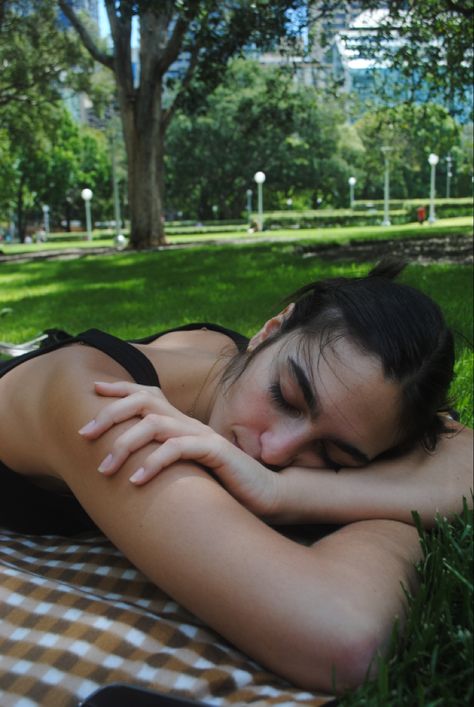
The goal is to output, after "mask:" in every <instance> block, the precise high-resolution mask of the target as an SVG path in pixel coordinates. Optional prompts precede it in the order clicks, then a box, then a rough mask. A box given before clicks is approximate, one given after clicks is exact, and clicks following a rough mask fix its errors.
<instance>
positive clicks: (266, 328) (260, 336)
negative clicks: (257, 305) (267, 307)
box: [247, 302, 295, 351]
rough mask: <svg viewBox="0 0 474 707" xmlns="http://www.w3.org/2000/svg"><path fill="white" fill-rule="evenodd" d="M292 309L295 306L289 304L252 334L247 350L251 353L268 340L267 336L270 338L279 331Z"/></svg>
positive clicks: (292, 303)
mask: <svg viewBox="0 0 474 707" xmlns="http://www.w3.org/2000/svg"><path fill="white" fill-rule="evenodd" d="M294 308H295V304H294V302H291V303H290V304H289V305H288V306H287V307H285V309H283V310H282V311H281V312H279V313H278V314H276V315H275V316H274V317H272V318H271V319H269V320H268V321H267V322H265V324H264V325H263V327H262V328H261V329H260V330H259V331H257V333H256V334H254V335H253V336H252V338H251V339H250V342H249V345H248V349H247V350H248V351H252V350H253V349H255V348H256V347H257V346H258V345H259V344H261V343H262V341H265V340H266V339H268V337H269V336H272V334H275V333H276V332H277V331H279V330H280V329H281V326H282V324H283V322H284V321H285V320H286V319H288V317H289V316H290V315H291V313H292V311H293V309H294Z"/></svg>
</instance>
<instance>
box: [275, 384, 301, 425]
mask: <svg viewBox="0 0 474 707" xmlns="http://www.w3.org/2000/svg"><path fill="white" fill-rule="evenodd" d="M270 397H271V399H272V400H273V402H274V403H275V404H276V406H277V407H279V408H280V409H281V410H284V411H285V412H286V413H288V414H289V415H292V416H293V417H297V416H298V415H300V412H301V411H300V410H298V408H297V407H295V406H294V405H292V404H291V403H289V402H288V400H287V399H286V398H285V396H284V395H283V392H282V390H281V385H280V383H278V382H275V383H272V384H271V386H270Z"/></svg>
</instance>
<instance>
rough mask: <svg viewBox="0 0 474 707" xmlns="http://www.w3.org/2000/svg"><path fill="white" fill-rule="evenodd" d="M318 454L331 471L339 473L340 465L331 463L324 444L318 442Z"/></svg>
mask: <svg viewBox="0 0 474 707" xmlns="http://www.w3.org/2000/svg"><path fill="white" fill-rule="evenodd" d="M318 454H319V456H320V457H321V459H322V460H323V462H324V463H325V464H326V466H327V468H328V469H330V470H331V471H339V470H340V469H342V466H341V465H340V464H336V462H333V461H332V459H330V458H329V456H328V453H327V451H326V445H325V444H324V442H318Z"/></svg>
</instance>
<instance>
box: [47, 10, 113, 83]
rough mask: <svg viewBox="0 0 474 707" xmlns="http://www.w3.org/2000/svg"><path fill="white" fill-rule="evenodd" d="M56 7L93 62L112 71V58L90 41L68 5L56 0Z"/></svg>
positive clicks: (88, 35) (85, 30) (89, 37)
mask: <svg viewBox="0 0 474 707" xmlns="http://www.w3.org/2000/svg"><path fill="white" fill-rule="evenodd" d="M58 5H59V7H60V8H61V10H62V11H63V12H64V14H65V15H66V17H67V19H68V20H69V22H70V23H71V24H72V26H73V27H74V29H75V30H76V32H77V33H78V35H79V37H80V38H81V40H82V43H83V44H84V46H85V48H86V49H87V51H88V52H89V54H90V55H91V56H92V58H93V59H95V61H98V62H99V63H100V64H103V65H104V66H106V67H107V68H108V69H112V71H113V69H114V60H113V57H111V56H110V55H109V54H105V53H104V52H101V51H100V49H99V48H98V46H97V45H96V43H95V42H94V40H93V39H92V37H91V35H90V34H89V32H88V31H87V29H86V28H85V27H84V25H83V24H82V22H81V21H80V19H79V18H78V16H77V15H76V13H75V12H74V10H73V9H72V8H71V7H70V5H68V3H67V2H66V0H58Z"/></svg>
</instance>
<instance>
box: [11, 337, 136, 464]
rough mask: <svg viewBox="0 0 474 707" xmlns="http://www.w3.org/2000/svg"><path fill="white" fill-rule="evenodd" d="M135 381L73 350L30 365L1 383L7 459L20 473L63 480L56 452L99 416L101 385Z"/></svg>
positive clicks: (102, 358)
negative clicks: (97, 389) (81, 423)
mask: <svg viewBox="0 0 474 707" xmlns="http://www.w3.org/2000/svg"><path fill="white" fill-rule="evenodd" d="M98 379H100V380H116V379H121V380H123V379H130V376H129V374H128V373H127V372H126V371H125V370H124V369H123V368H122V367H121V366H120V365H119V364H117V363H115V361H113V360H112V359H110V358H109V357H108V356H106V355H105V354H103V353H101V352H100V351H97V350H95V349H93V348H91V347H87V346H82V345H78V344H75V345H72V346H68V347H64V348H61V349H58V350H56V351H52V352H50V353H47V354H44V355H43V356H39V357H37V358H33V359H31V360H29V361H25V362H24V363H22V364H21V365H19V366H18V367H17V368H14V369H13V370H12V371H10V372H9V373H7V374H6V375H5V376H4V377H3V378H2V379H0V417H1V419H2V424H1V425H0V448H1V459H2V461H3V462H4V463H5V464H7V465H8V466H9V467H11V468H12V469H14V470H15V471H18V472H20V473H25V474H31V475H36V474H37V475H42V474H48V475H53V476H58V473H57V472H56V471H55V470H54V463H53V452H54V450H55V448H56V446H57V445H58V444H65V443H67V442H68V440H69V439H70V436H71V433H72V429H73V426H74V425H75V424H76V422H77V420H78V419H82V418H87V416H88V415H91V416H93V415H94V414H95V410H96V409H97V404H98V402H99V399H98V396H96V395H95V394H94V390H93V383H94V381H95V380H98Z"/></svg>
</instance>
